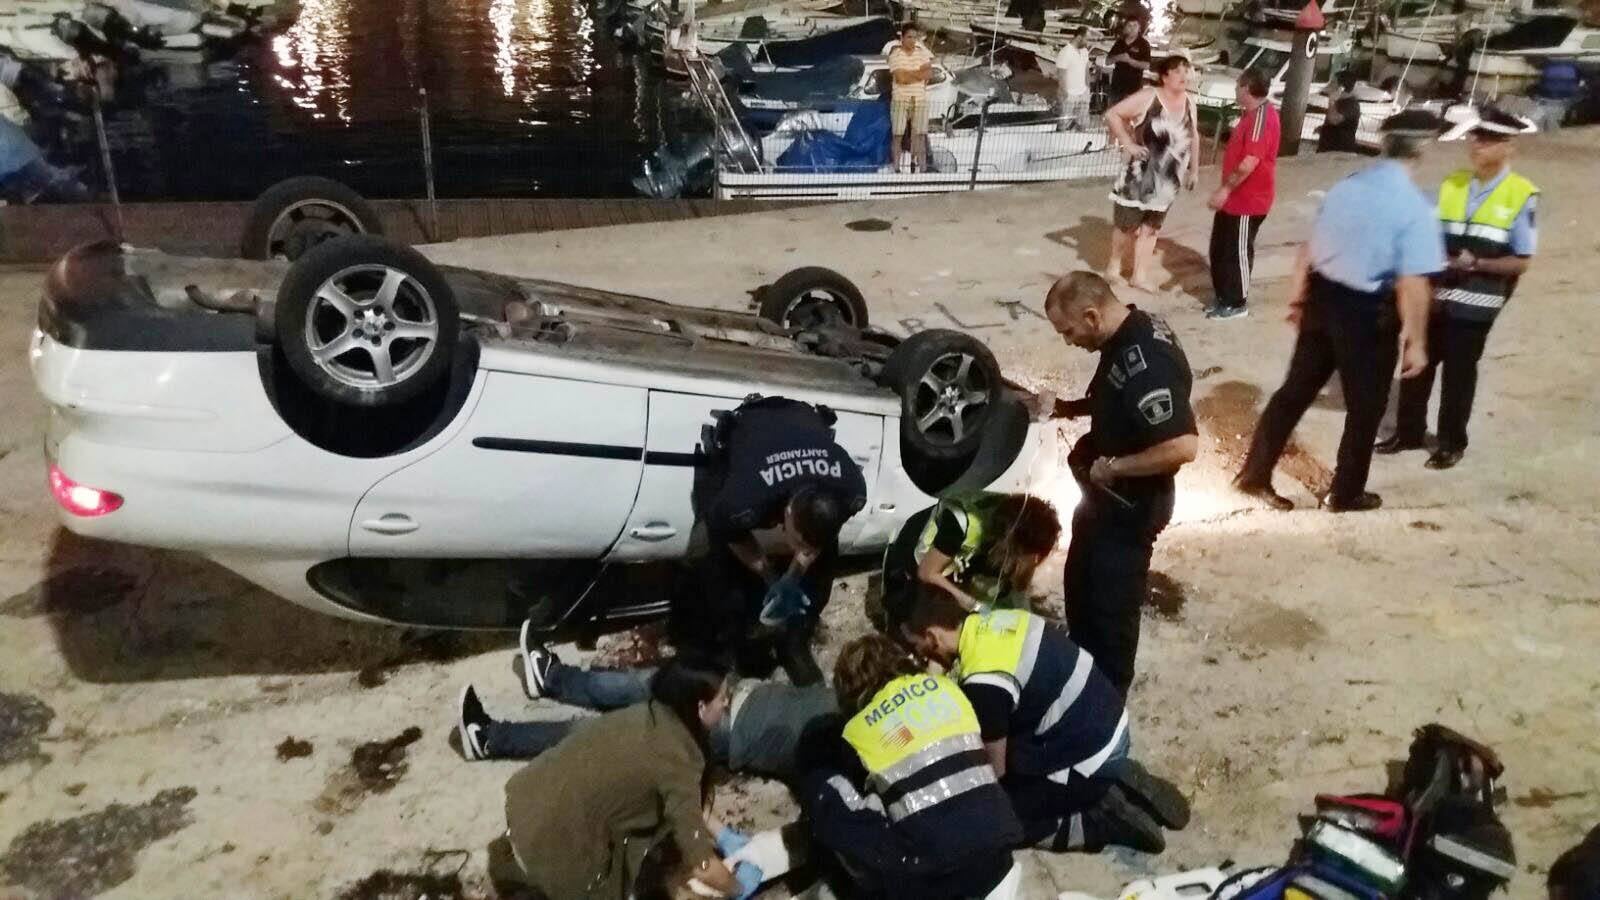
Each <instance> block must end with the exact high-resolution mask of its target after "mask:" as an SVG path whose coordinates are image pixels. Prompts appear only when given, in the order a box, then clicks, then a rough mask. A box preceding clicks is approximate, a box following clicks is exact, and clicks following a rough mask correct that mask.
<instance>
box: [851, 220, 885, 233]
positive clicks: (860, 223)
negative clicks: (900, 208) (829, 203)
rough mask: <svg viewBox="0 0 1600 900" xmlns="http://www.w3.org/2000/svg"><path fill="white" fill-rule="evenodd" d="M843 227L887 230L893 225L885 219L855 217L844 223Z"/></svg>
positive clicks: (856, 229)
mask: <svg viewBox="0 0 1600 900" xmlns="http://www.w3.org/2000/svg"><path fill="white" fill-rule="evenodd" d="M844 227H846V228H848V229H850V230H851V231H888V230H889V229H891V228H893V227H894V223H893V222H890V221H889V220H887V219H856V220H855V221H854V222H846V223H844Z"/></svg>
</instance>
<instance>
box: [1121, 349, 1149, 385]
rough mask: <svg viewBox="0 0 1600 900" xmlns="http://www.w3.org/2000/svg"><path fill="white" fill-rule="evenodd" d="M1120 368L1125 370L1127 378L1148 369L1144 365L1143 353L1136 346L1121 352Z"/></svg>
mask: <svg viewBox="0 0 1600 900" xmlns="http://www.w3.org/2000/svg"><path fill="white" fill-rule="evenodd" d="M1122 367H1123V368H1124V369H1126V370H1127V372H1128V377H1129V378H1132V377H1133V376H1135V375H1137V374H1139V373H1140V372H1143V371H1144V370H1145V369H1146V368H1149V367H1148V366H1146V365H1145V363H1144V351H1143V350H1141V349H1140V348H1139V345H1138V344H1134V345H1133V346H1132V347H1129V348H1128V349H1126V350H1124V351H1122Z"/></svg>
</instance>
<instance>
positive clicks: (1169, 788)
mask: <svg viewBox="0 0 1600 900" xmlns="http://www.w3.org/2000/svg"><path fill="white" fill-rule="evenodd" d="M1117 784H1118V786H1120V787H1121V788H1122V790H1123V792H1124V793H1126V795H1127V797H1128V799H1129V800H1131V801H1132V802H1133V803H1134V804H1135V805H1137V806H1138V807H1139V808H1141V809H1143V810H1144V811H1145V812H1148V813H1149V814H1150V815H1152V816H1154V817H1155V819H1156V821H1157V822H1160V823H1161V826H1162V827H1163V828H1170V829H1172V830H1173V831H1182V830H1183V829H1184V828H1185V827H1187V826H1188V824H1189V801H1188V800H1187V799H1185V798H1184V796H1183V792H1182V791H1180V790H1178V786H1177V785H1175V784H1173V783H1172V782H1170V781H1168V780H1166V779H1165V778H1161V777H1159V776H1156V775H1152V774H1151V773H1150V770H1149V769H1146V768H1145V767H1144V766H1142V765H1140V764H1139V762H1138V761H1137V760H1132V759H1130V760H1128V761H1127V762H1126V763H1124V764H1123V765H1122V767H1121V770H1120V771H1119V772H1118V773H1117Z"/></svg>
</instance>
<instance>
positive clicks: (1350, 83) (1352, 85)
mask: <svg viewBox="0 0 1600 900" xmlns="http://www.w3.org/2000/svg"><path fill="white" fill-rule="evenodd" d="M1333 80H1334V81H1337V82H1339V87H1341V88H1344V89H1345V90H1347V91H1353V90H1355V89H1356V73H1354V72H1352V71H1350V70H1349V69H1345V70H1344V71H1342V72H1340V73H1339V74H1337V75H1335V76H1333Z"/></svg>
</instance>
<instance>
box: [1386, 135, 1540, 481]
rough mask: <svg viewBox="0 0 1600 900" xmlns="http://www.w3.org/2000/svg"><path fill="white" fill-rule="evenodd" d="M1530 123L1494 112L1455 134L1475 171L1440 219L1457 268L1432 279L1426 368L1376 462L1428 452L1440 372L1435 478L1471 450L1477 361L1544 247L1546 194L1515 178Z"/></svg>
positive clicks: (1409, 387)
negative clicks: (1541, 209) (1542, 202)
mask: <svg viewBox="0 0 1600 900" xmlns="http://www.w3.org/2000/svg"><path fill="white" fill-rule="evenodd" d="M1527 127H1528V126H1527V123H1525V122H1523V120H1521V119H1519V118H1517V117H1516V116H1513V115H1510V114H1509V113H1505V112H1502V111H1500V110H1499V109H1496V108H1494V107H1492V106H1491V107H1486V108H1484V110H1483V111H1482V113H1480V114H1479V115H1478V116H1477V117H1476V118H1475V119H1473V120H1470V121H1467V122H1463V123H1462V124H1461V126H1459V127H1458V128H1457V129H1455V130H1454V131H1453V132H1452V134H1451V135H1447V136H1446V138H1445V139H1446V140H1450V139H1451V138H1452V137H1453V136H1460V133H1462V132H1464V133H1465V134H1466V136H1467V137H1468V138H1469V139H1470V141H1471V144H1470V145H1469V147H1468V154H1469V156H1470V158H1471V162H1472V165H1471V167H1470V168H1466V169H1461V170H1459V171H1456V172H1454V173H1452V174H1451V175H1450V176H1449V177H1448V178H1446V179H1445V180H1444V184H1443V185H1441V186H1440V188H1439V204H1438V217H1439V220H1440V224H1441V225H1442V226H1443V230H1444V240H1445V249H1446V251H1447V252H1448V253H1449V267H1448V268H1447V269H1446V270H1445V271H1444V272H1442V273H1440V274H1439V276H1438V277H1437V278H1435V279H1434V293H1433V298H1434V307H1433V312H1432V315H1431V316H1430V317H1429V324H1428V366H1427V368H1426V369H1425V370H1424V371H1423V373H1422V375H1421V376H1419V377H1417V378H1413V379H1411V380H1409V381H1406V382H1402V383H1401V385H1400V402H1399V408H1398V414H1397V416H1396V428H1395V433H1394V435H1393V436H1392V437H1390V438H1388V439H1386V440H1383V441H1380V442H1379V443H1378V446H1377V448H1376V451H1377V452H1378V453H1383V454H1389V453H1399V452H1401V451H1403V450H1415V449H1420V448H1421V447H1422V445H1423V438H1424V436H1425V434H1426V432H1427V415H1428V396H1429V395H1430V394H1431V393H1433V375H1434V370H1435V369H1441V368H1442V369H1443V373H1442V377H1441V381H1442V385H1441V387H1440V388H1439V446H1438V448H1437V449H1436V450H1435V451H1434V453H1433V455H1432V456H1429V457H1428V462H1427V467H1428V468H1430V469H1448V468H1451V467H1452V466H1454V465H1455V464H1456V463H1458V462H1460V461H1461V457H1462V455H1463V454H1464V453H1465V452H1466V450H1467V420H1468V419H1469V418H1471V416H1472V399H1473V395H1474V393H1475V392H1476V390H1477V386H1478V360H1479V359H1481V358H1482V357H1483V347H1484V344H1485V342H1486V341H1488V339H1489V329H1490V328H1491V327H1492V326H1493V325H1494V320H1495V317H1496V316H1498V315H1499V314H1500V310H1501V309H1503V308H1504V307H1505V305H1506V303H1507V302H1508V301H1509V300H1510V299H1511V292H1512V291H1513V290H1514V289H1515V288H1516V284H1517V279H1518V278H1520V277H1522V274H1523V273H1524V272H1526V271H1527V270H1528V263H1529V262H1531V261H1532V259H1533V253H1534V250H1535V248H1536V247H1537V246H1538V231H1537V230H1536V228H1535V224H1534V222H1535V219H1534V216H1535V210H1536V207H1537V205H1538V201H1539V189H1538V188H1537V187H1535V186H1534V184H1533V182H1531V181H1529V180H1528V179H1526V178H1524V177H1522V176H1521V175H1518V174H1517V173H1515V172H1513V171H1511V153H1512V148H1511V138H1512V136H1513V135H1516V134H1519V133H1521V132H1522V131H1523V130H1524V129H1525V128H1527Z"/></svg>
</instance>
